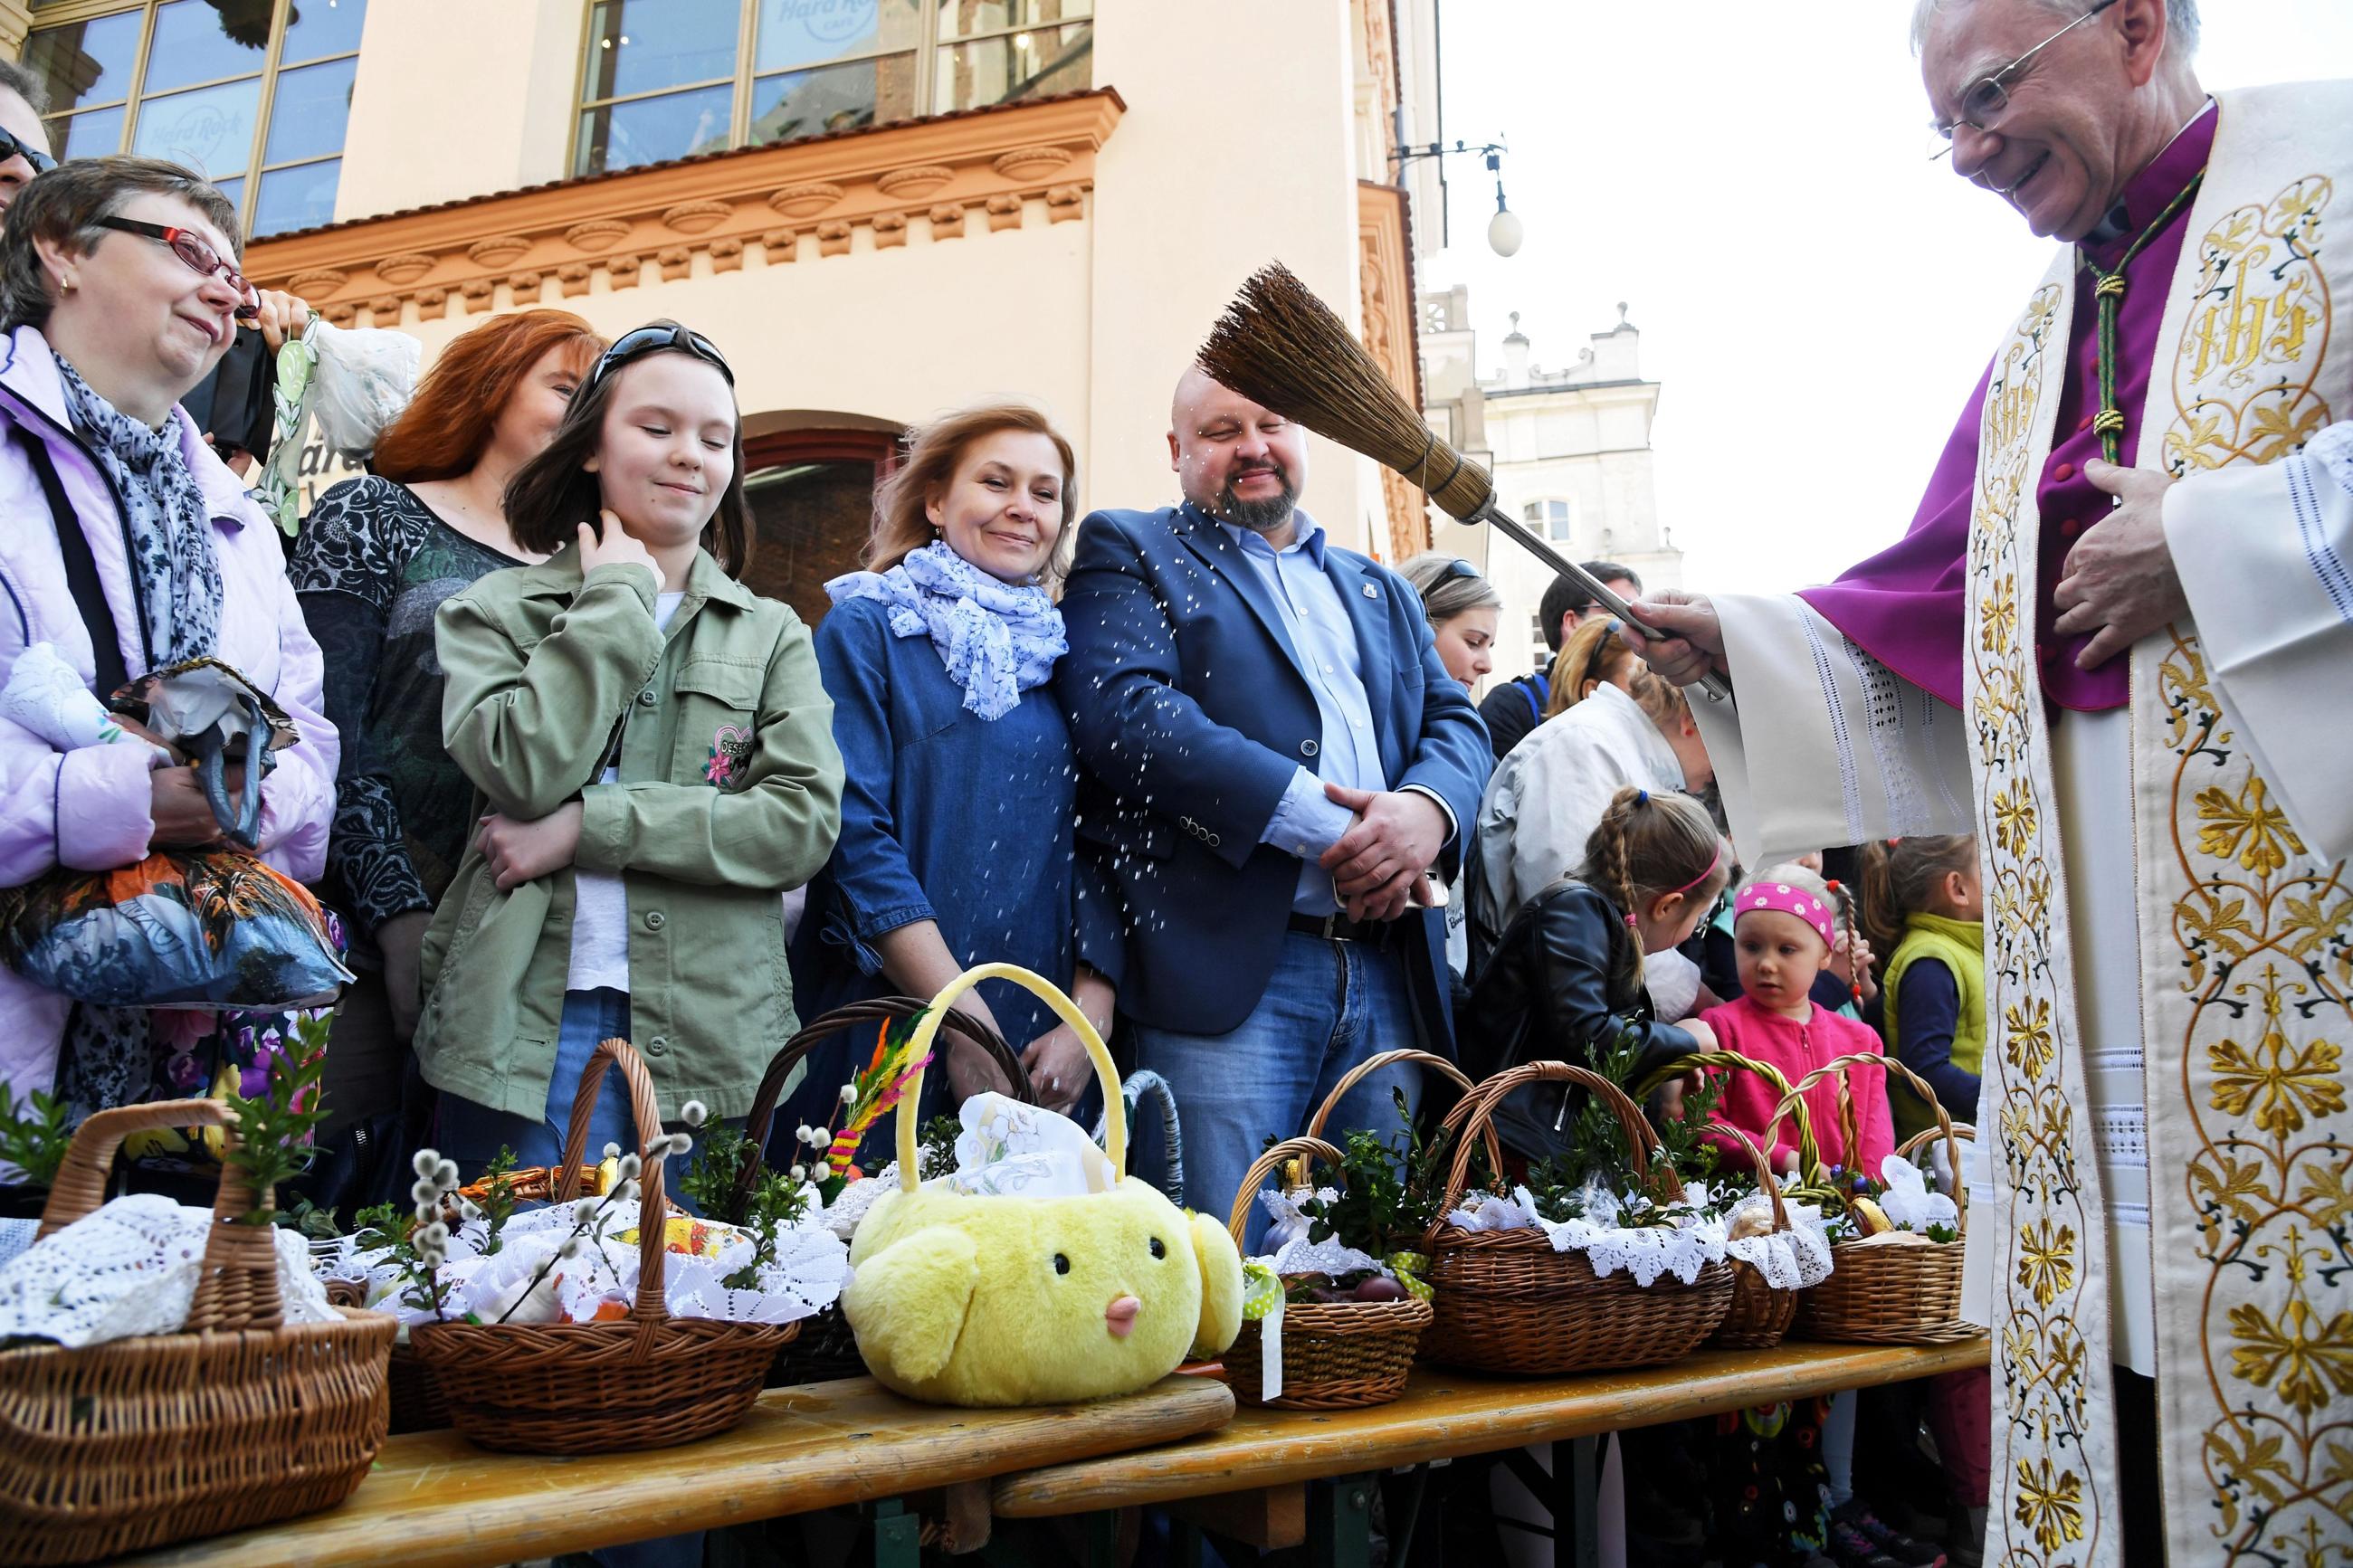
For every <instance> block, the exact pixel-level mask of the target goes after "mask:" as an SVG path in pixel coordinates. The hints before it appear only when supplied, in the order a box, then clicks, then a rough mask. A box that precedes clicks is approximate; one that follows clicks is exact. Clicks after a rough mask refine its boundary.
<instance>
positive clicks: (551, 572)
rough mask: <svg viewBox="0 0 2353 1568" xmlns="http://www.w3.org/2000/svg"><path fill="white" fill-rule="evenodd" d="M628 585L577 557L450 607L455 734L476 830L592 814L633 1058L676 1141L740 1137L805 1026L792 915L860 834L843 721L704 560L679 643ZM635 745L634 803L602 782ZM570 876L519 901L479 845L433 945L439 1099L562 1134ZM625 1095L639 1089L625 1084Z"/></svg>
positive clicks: (638, 584) (424, 1056)
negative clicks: (616, 929)
mask: <svg viewBox="0 0 2353 1568" xmlns="http://www.w3.org/2000/svg"><path fill="white" fill-rule="evenodd" d="M653 611H654V584H653V581H652V578H651V577H650V575H649V574H647V573H646V572H644V571H643V570H641V569H638V568H636V567H628V566H600V567H598V568H597V569H596V570H595V571H593V572H591V573H589V574H588V575H587V577H586V580H585V581H584V580H583V579H582V576H581V574H580V565H579V552H578V551H576V550H565V552H562V553H560V554H558V555H556V556H554V558H553V559H551V560H549V561H546V562H544V563H542V564H540V565H537V566H525V567H519V568H516V569H514V570H512V571H505V572H493V573H491V574H490V575H488V576H486V577H484V578H482V579H481V580H480V581H479V582H477V583H475V584H473V585H472V586H471V587H470V588H467V589H465V590H464V591H462V592H460V593H458V594H454V595H450V597H449V598H448V600H446V601H444V603H443V604H442V605H441V609H440V614H439V616H438V621H437V623H436V628H435V629H436V635H437V641H438V652H439V656H440V660H441V667H442V670H443V674H444V676H445V678H446V682H447V684H446V686H445V688H444V696H443V699H442V705H441V732H442V739H443V741H444V742H445V743H446V744H447V745H448V749H449V754H450V756H452V757H453V758H455V759H456V760H457V762H458V763H459V766H461V767H463V768H464V769H465V771H466V775H467V776H468V777H469V778H470V779H472V780H473V781H474V787H475V790H476V792H477V795H476V801H477V806H478V809H479V810H480V811H486V812H487V811H496V812H501V813H504V814H505V815H506V816H511V817H515V818H519V819H522V820H525V821H530V820H535V819H537V818H539V817H542V816H546V815H547V814H548V813H550V812H552V811H554V810H555V809H556V808H557V807H558V806H560V805H564V804H565V803H566V802H567V801H572V800H578V801H579V802H580V803H581V806H582V820H581V828H580V844H579V848H578V850H577V851H576V852H575V865H576V866H580V867H586V868H590V869H592V870H601V871H617V872H619V873H621V877H622V881H623V884H624V886H625V887H626V889H627V890H628V905H629V917H628V944H629V1028H630V1033H631V1035H632V1036H633V1037H634V1038H633V1039H632V1040H631V1042H630V1043H631V1044H633V1045H635V1046H636V1047H638V1052H639V1053H640V1054H641V1055H642V1056H643V1057H644V1058H645V1059H646V1065H647V1067H648V1068H650V1069H651V1071H652V1074H653V1079H654V1083H655V1086H656V1088H657V1089H658V1090H659V1098H660V1100H661V1113H662V1116H663V1119H664V1120H665V1121H670V1120H675V1119H676V1118H677V1116H678V1114H679V1108H680V1106H681V1104H683V1103H684V1102H685V1101H686V1100H702V1102H703V1103H704V1104H705V1105H707V1106H708V1107H710V1109H711V1111H712V1114H713V1115H718V1116H741V1115H743V1114H744V1113H745V1112H746V1111H748V1110H750V1109H751V1104H752V1096H753V1093H754V1089H756V1088H757V1087H758V1084H759V1080H760V1075H761V1073H762V1072H763V1071H764V1070H765V1068H766V1067H767V1063H768V1058H770V1057H771V1056H772V1055H774V1054H775V1052H776V1048H777V1047H779V1046H781V1045H783V1044H784V1043H785V1041H786V1039H788V1038H789V1037H791V1036H792V1035H793V1034H794V1033H795V1032H796V1031H797V1028H798V1027H799V1026H798V1023H797V1020H796V1018H795V1016H794V1014H793V987H792V979H791V976H790V975H789V974H788V973H786V967H785V933H784V920H783V903H782V899H781V895H782V893H783V892H784V891H785V889H789V888H797V887H799V886H801V885H802V884H803V883H805V882H807V880H808V879H810V878H812V877H814V876H815V875H816V874H817V872H818V869H819V868H822V867H823V866H824V865H825V862H826V858H827V856H828V855H829V854H831V853H832V850H833V841H834V838H835V837H836V836H837V835H838V834H839V830H840V826H841V753H840V752H838V751H836V750H835V749H834V743H833V704H832V703H831V702H830V701H829V700H828V699H827V697H826V694H825V689H824V687H823V686H822V685H821V684H820V683H819V681H818V667H817V657H816V653H815V651H814V649H813V647H812V646H811V644H810V640H809V633H808V628H807V626H803V625H802V624H801V621H800V618H799V617H798V616H796V615H794V614H793V612H792V611H791V610H790V609H789V608H787V607H786V606H785V605H780V604H778V603H776V601H775V600H773V599H764V598H761V597H759V596H758V595H755V594H754V593H753V592H752V591H751V590H750V589H748V588H745V587H744V585H743V584H739V583H737V582H735V581H733V579H731V578H730V577H728V575H727V574H725V572H723V570H722V569H721V568H720V565H719V563H718V562H717V561H715V560H713V559H712V556H711V555H710V554H709V552H698V553H697V554H696V556H695V559H694V565H693V567H692V569H691V571H690V572H689V573H688V575H687V580H686V597H685V599H684V600H682V601H681V603H680V605H679V607H678V610H677V612H676V614H675V615H674V616H672V617H671V620H670V627H669V630H668V632H667V634H665V633H664V632H663V630H662V629H661V628H660V627H659V626H656V625H655V622H654V615H653ZM616 732H618V734H619V737H620V752H619V760H618V763H617V768H618V773H619V779H620V782H619V783H617V784H597V783H593V782H592V781H594V780H596V778H598V777H599V776H600V775H601V773H603V771H604V766H605V762H606V756H607V749H608V747H609V745H610V743H611V742H612V740H613V738H614V736H615V734H616ZM572 911H573V871H572V869H571V868H565V869H564V870H562V871H558V872H554V873H553V874H551V875H549V876H545V877H542V878H539V879H535V880H533V881H530V882H526V883H523V884H522V885H520V886H518V887H515V888H512V889H509V890H507V891H505V892H501V891H500V890H499V889H498V887H497V884H496V882H495V880H494V879H493V878H492V876H491V872H490V869H489V868H488V866H487V865H486V864H485V862H484V861H483V858H482V855H481V851H480V849H478V848H475V847H468V849H467V851H466V857H465V858H464V860H463V861H461V862H460V863H459V868H458V875H457V878H456V879H455V880H454V881H453V882H452V883H451V884H450V886H449V889H448V893H447V894H446V895H445V896H444V897H443V899H442V900H441V905H440V908H439V909H438V910H437V911H436V912H435V914H434V917H433V923H432V926H431V928H430V929H429V930H428V931H427V934H426V937H425V942H424V952H423V958H422V968H423V981H424V986H425V1004H424V1010H423V1013H422V1015H421V1016H420V1017H419V1019H418V1022H417V1061H418V1064H419V1066H420V1067H421V1068H423V1070H424V1074H425V1078H426V1079H427V1081H428V1082H430V1083H432V1084H433V1085H435V1086H436V1087H437V1088H439V1089H444V1090H446V1091H448V1092H449V1093H451V1094H458V1095H462V1096H464V1097H465V1098H466V1099H468V1100H474V1101H476V1102H478V1103H480V1104H482V1105H487V1106H491V1107H492V1108H494V1109H496V1110H504V1111H511V1112H512V1113H514V1114H516V1115H519V1116H527V1117H530V1118H533V1120H537V1119H539V1118H540V1117H541V1116H542V1115H543V1114H544V1111H545V1108H546V1104H547V1089H548V1079H549V1078H550V1076H551V1075H552V1074H553V1072H554V1061H555V1041H556V1025H557V1022H558V1020H559V1019H561V1018H562V1016H563V1014H564V986H565V975H566V973H567V971H568V970H569V968H570V963H571V953H572ZM605 1092H606V1093H607V1094H619V1093H624V1092H626V1091H625V1090H624V1089H623V1088H622V1086H621V1083H620V1081H619V1079H617V1078H614V1079H612V1081H611V1082H609V1083H608V1084H607V1086H606V1088H605Z"/></svg>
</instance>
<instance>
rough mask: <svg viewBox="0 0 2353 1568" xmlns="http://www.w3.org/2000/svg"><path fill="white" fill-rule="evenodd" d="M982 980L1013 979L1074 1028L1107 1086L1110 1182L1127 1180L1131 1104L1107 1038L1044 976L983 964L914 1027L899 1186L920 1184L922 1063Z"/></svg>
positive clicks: (902, 1101) (946, 991) (951, 985)
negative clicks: (952, 1010) (952, 1012)
mask: <svg viewBox="0 0 2353 1568" xmlns="http://www.w3.org/2000/svg"><path fill="white" fill-rule="evenodd" d="M984 980H1010V981H1011V982H1013V984H1016V985H1018V986H1020V987H1021V988H1022V989H1023V990H1025V991H1027V992H1029V994H1031V995H1033V996H1035V997H1037V998H1038V1000H1039V1001H1040V1002H1043V1003H1044V1004H1046V1005H1047V1006H1049V1007H1050V1008H1052V1009H1053V1010H1054V1016H1056V1017H1058V1018H1060V1019H1061V1020H1062V1022H1063V1023H1065V1024H1068V1025H1069V1026H1071V1033H1072V1034H1074V1035H1076V1036H1078V1037H1079V1044H1081V1045H1082V1046H1084V1047H1086V1048H1087V1059H1088V1060H1089V1061H1090V1062H1092V1063H1093V1064H1094V1069H1095V1077H1096V1078H1098V1079H1101V1080H1102V1081H1103V1129H1104V1131H1105V1133H1106V1134H1107V1136H1106V1138H1105V1140H1104V1146H1103V1152H1104V1153H1105V1154H1107V1155H1108V1156H1110V1159H1111V1169H1112V1179H1113V1181H1125V1180H1126V1179H1127V1104H1126V1102H1125V1101H1124V1100H1122V1099H1121V1098H1120V1093H1119V1068H1116V1067H1114V1066H1113V1065H1112V1059H1111V1052H1110V1050H1109V1049H1108V1048H1107V1047H1105V1046H1104V1045H1103V1037H1102V1036H1101V1035H1098V1034H1096V1033H1095V1026H1093V1025H1092V1024H1091V1023H1089V1022H1087V1016H1086V1014H1085V1013H1083V1012H1082V1011H1081V1010H1080V1008H1079V1005H1078V1004H1077V1003H1075V1002H1073V1001H1071V999H1070V998H1069V997H1068V996H1065V995H1063V994H1062V993H1061V990H1060V987H1058V986H1056V985H1055V984H1053V983H1052V982H1051V981H1049V980H1047V979H1046V978H1045V977H1044V976H1043V975H1039V974H1032V973H1030V972H1029V971H1028V970H1026V969H1024V968H1022V967H1021V966H1020V965H1019V964H1018V963H979V964H975V965H974V966H973V967H972V968H970V969H967V970H965V972H964V973H962V974H959V975H957V976H956V977H955V979H954V980H951V981H949V982H948V983H947V984H945V985H944V986H942V987H941V988H940V994H938V995H936V996H934V997H933V998H932V1005H931V1007H930V1009H929V1010H928V1011H927V1012H925V1013H924V1015H923V1021H922V1022H921V1023H919V1024H917V1025H916V1026H915V1037H914V1039H913V1041H912V1042H911V1043H910V1046H909V1048H908V1052H907V1054H908V1055H909V1056H910V1057H911V1058H913V1060H914V1061H915V1063H916V1065H915V1066H914V1067H913V1068H911V1069H910V1070H909V1072H908V1075H907V1087H906V1089H905V1090H904V1091H902V1093H901V1095H900V1097H899V1187H900V1190H901V1191H902V1192H909V1193H912V1192H913V1191H914V1190H915V1188H916V1186H917V1185H918V1184H919V1178H918V1176H917V1169H918V1167H919V1166H920V1164H921V1163H922V1162H921V1161H920V1160H918V1159H917V1157H916V1151H915V1121H916V1118H917V1117H918V1116H920V1115H921V1114H922V1112H920V1111H919V1110H917V1109H916V1102H917V1101H918V1100H921V1099H922V1098H923V1061H924V1058H927V1057H929V1056H930V1055H931V1050H932V1041H933V1039H934V1037H936V1036H937V1035H938V1034H939V1032H940V1026H941V1025H942V1024H943V1023H944V1022H946V1020H947V1013H948V1005H949V1004H950V1003H952V1002H954V1001H955V999H956V998H957V997H959V996H961V995H963V994H965V992H967V991H969V990H971V989H972V988H973V987H974V986H976V985H977V984H980V983H981V982H982V981H984Z"/></svg>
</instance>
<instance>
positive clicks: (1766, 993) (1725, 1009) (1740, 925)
mask: <svg viewBox="0 0 2353 1568" xmlns="http://www.w3.org/2000/svg"><path fill="white" fill-rule="evenodd" d="M1837 910H1838V904H1837V902H1836V900H1834V899H1833V898H1832V896H1831V890H1830V889H1829V888H1827V887H1826V886H1824V885H1823V883H1822V880H1821V879H1820V878H1819V877H1817V876H1815V875H1814V874H1813V873H1812V872H1810V871H1808V870H1807V869H1805V868H1803V867H1800V866H1775V867H1772V868H1769V869H1767V870H1766V871H1764V872H1763V873H1761V874H1759V875H1758V876H1756V877H1753V878H1751V879H1749V880H1748V881H1747V882H1746V884H1745V885H1743V886H1742V888H1741V889H1740V892H1739V893H1738V895H1737V896H1736V898H1735V899H1734V900H1733V927H1732V935H1733V945H1734V949H1735V953H1736V958H1737V961H1738V963H1739V967H1740V991H1741V994H1740V996H1739V997H1738V999H1737V1000H1735V1001H1731V1002H1726V1003H1725V1004H1723V1005H1720V1006H1715V1007H1711V1008H1709V1009H1708V1010H1707V1011H1706V1012H1704V1013H1702V1014H1701V1015H1700V1018H1701V1021H1702V1022H1704V1023H1705V1024H1706V1025H1707V1026H1708V1027H1709V1028H1711V1029H1713V1030H1715V1038H1716V1043H1717V1045H1718V1046H1719V1047H1721V1048H1723V1049H1725V1050H1727V1051H1733V1052H1736V1053H1738V1054H1739V1055H1741V1056H1744V1057H1746V1058H1749V1059H1750V1060H1752V1061H1759V1062H1764V1063H1767V1064H1768V1065H1770V1066H1772V1067H1776V1068H1779V1069H1780V1070H1781V1075H1782V1076H1783V1077H1784V1078H1786V1079H1788V1080H1789V1081H1790V1082H1791V1083H1793V1084H1794V1083H1796V1082H1797V1081H1798V1080H1799V1079H1801V1078H1803V1077H1804V1076H1805V1075H1806V1074H1808V1073H1810V1072H1811V1071H1813V1070H1814V1069H1815V1068H1818V1067H1820V1066H1821V1065H1822V1064H1823V1063H1824V1062H1828V1061H1833V1060H1836V1059H1837V1058H1840V1057H1844V1056H1852V1055H1855V1054H1857V1053H1859V1052H1867V1053H1869V1054H1870V1055H1872V1056H1874V1057H1876V1056H1881V1055H1883V1049H1882V1047H1881V1045H1880V1040H1879V1036H1878V1034H1877V1033H1876V1032H1875V1031H1873V1029H1871V1028H1869V1027H1868V1026H1864V1025H1862V1024H1860V1023H1857V1022H1856V1021H1855V1020H1854V1019H1852V1018H1845V1017H1841V1016H1839V1015H1838V1014H1836V1013H1832V1012H1830V1011H1828V1010H1827V1009H1825V1008H1823V1007H1822V1006H1820V1005H1818V1004H1817V1003H1815V1002H1814V1000H1813V999H1812V998H1811V997H1810V995H1809V994H1807V993H1808V990H1809V988H1810V986H1812V984H1813V983H1814V977H1815V976H1816V975H1817V974H1819V973H1821V972H1822V970H1823V969H1824V968H1826V967H1827V966H1828V965H1829V963H1830V958H1831V944H1832V942H1833V940H1834V938H1835V936H1836V928H1835V926H1834V924H1833V922H1834V921H1836V919H1837V918H1838V915H1837ZM1847 1079H1848V1082H1849V1085H1850V1086H1851V1088H1852V1092H1853V1095H1854V1108H1855V1121H1856V1130H1857V1144H1858V1146H1857V1147H1856V1148H1853V1149H1849V1148H1848V1147H1846V1141H1845V1138H1844V1137H1843V1135H1842V1134H1841V1129H1840V1121H1839V1104H1838V1102H1839V1086H1838V1082H1837V1080H1836V1079H1834V1078H1832V1079H1823V1080H1822V1081H1821V1082H1820V1083H1819V1084H1817V1085H1815V1086H1814V1087H1813V1089H1810V1090H1809V1091H1808V1092H1807V1095H1806V1105H1807V1108H1808V1110H1810V1112H1811V1114H1812V1118H1813V1128H1814V1138H1815V1141H1816V1142H1818V1143H1819V1144H1820V1148H1821V1154H1822V1161H1823V1163H1825V1164H1829V1165H1837V1166H1844V1167H1845V1168H1847V1169H1849V1170H1855V1171H1861V1172H1862V1173H1864V1174H1866V1175H1868V1176H1870V1177H1871V1179H1872V1180H1873V1181H1877V1180H1879V1165H1880V1162H1881V1161H1883V1160H1884V1159H1885V1158H1886V1157H1887V1156H1888V1155H1890V1154H1892V1153H1894V1152H1895V1142H1894V1130H1893V1125H1892V1123H1891V1121H1890V1120H1889V1116H1888V1110H1887V1072H1886V1069H1885V1068H1881V1067H1878V1066H1876V1065H1873V1066H1867V1067H1852V1068H1848V1069H1847ZM1776 1100H1778V1096H1777V1095H1776V1094H1775V1093H1774V1092H1773V1088H1772V1085H1771V1084H1769V1083H1767V1081H1766V1080H1765V1079H1764V1078H1763V1077H1762V1076H1760V1075H1759V1074H1757V1073H1751V1072H1735V1073H1732V1074H1730V1075H1728V1081H1727V1082H1726V1083H1725V1090H1724V1100H1723V1102H1722V1104H1721V1105H1720V1106H1719V1107H1718V1109H1717V1111H1716V1114H1717V1116H1718V1117H1720V1118H1721V1119H1722V1120H1723V1121H1726V1122H1729V1123H1730V1124H1731V1125H1733V1126H1735V1127H1737V1128H1739V1129H1740V1131H1743V1132H1746V1133H1747V1134H1748V1135H1749V1136H1750V1137H1751V1138H1754V1139H1756V1140H1757V1142H1758V1144H1759V1145H1760V1146H1764V1147H1766V1148H1767V1152H1768V1153H1769V1154H1770V1155H1771V1157H1772V1160H1773V1165H1774V1169H1775V1170H1776V1171H1778V1172H1783V1173H1787V1172H1789V1171H1792V1170H1795V1169H1796V1168H1797V1163H1798V1139H1797V1132H1796V1130H1795V1128H1794V1127H1793V1126H1792V1125H1791V1123H1790V1122H1789V1121H1783V1122H1782V1123H1781V1124H1780V1126H1779V1127H1778V1129H1771V1131H1773V1141H1772V1142H1771V1143H1770V1144H1769V1145H1767V1144H1766V1142H1765V1138H1766V1133H1767V1131H1768V1124H1769V1123H1770V1122H1771V1121H1772V1117H1773V1107H1774V1104H1775V1102H1776ZM1719 1147H1720V1150H1721V1152H1722V1154H1723V1157H1724V1158H1725V1160H1726V1161H1727V1162H1732V1163H1736V1162H1738V1161H1740V1160H1742V1159H1745V1158H1746V1155H1745V1154H1744V1153H1742V1152H1739V1149H1738V1146H1737V1145H1736V1144H1735V1143H1733V1142H1732V1141H1731V1140H1730V1139H1725V1140H1722V1141H1721V1142H1720V1144H1719Z"/></svg>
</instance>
